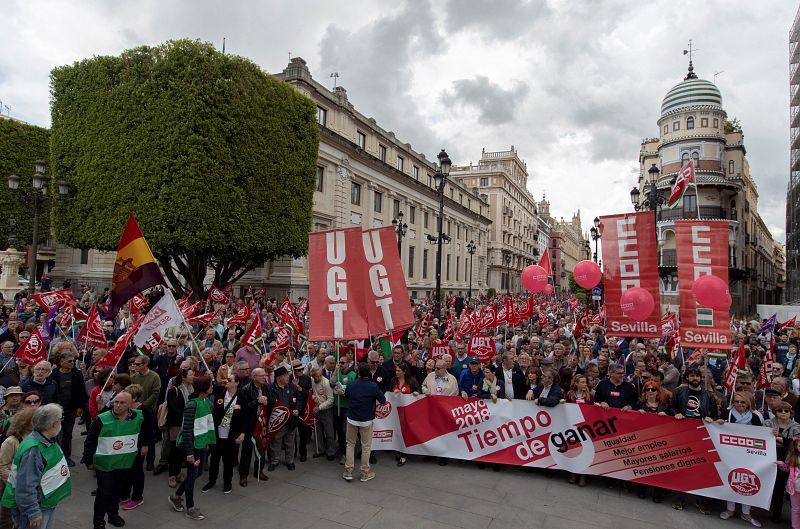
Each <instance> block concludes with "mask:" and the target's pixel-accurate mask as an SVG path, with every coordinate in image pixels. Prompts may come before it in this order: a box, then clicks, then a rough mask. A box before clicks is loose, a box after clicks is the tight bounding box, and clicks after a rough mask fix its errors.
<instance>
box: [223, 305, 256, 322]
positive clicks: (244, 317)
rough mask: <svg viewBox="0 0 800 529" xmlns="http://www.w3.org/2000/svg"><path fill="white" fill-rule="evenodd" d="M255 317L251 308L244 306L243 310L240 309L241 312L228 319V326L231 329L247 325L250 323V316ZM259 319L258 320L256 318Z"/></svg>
mask: <svg viewBox="0 0 800 529" xmlns="http://www.w3.org/2000/svg"><path fill="white" fill-rule="evenodd" d="M252 315H253V311H252V310H250V307H248V306H247V305H242V308H241V309H239V312H237V313H236V314H234V315H233V316H231V317H230V318H228V323H227V326H228V327H230V326H231V325H242V326H244V325H247V322H248V321H250V316H252ZM256 319H258V318H256Z"/></svg>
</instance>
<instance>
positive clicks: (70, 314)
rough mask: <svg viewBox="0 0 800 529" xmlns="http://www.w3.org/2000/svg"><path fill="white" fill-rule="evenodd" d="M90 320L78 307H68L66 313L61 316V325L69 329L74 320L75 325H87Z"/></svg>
mask: <svg viewBox="0 0 800 529" xmlns="http://www.w3.org/2000/svg"><path fill="white" fill-rule="evenodd" d="M88 318H89V316H88V315H87V314H86V313H85V312H83V311H82V310H81V309H79V308H78V306H77V305H67V307H66V308H65V309H64V312H63V313H62V314H61V318H60V320H59V325H61V326H62V327H68V326H69V325H71V324H72V320H74V321H75V323H85V322H86V320H87V319H88Z"/></svg>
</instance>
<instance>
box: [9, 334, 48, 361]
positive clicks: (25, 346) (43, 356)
mask: <svg viewBox="0 0 800 529" xmlns="http://www.w3.org/2000/svg"><path fill="white" fill-rule="evenodd" d="M14 356H15V357H16V358H18V359H19V361H20V363H22V364H25V365H26V366H35V365H36V364H38V363H39V362H41V361H42V360H47V347H45V345H44V340H43V339H42V334H41V333H40V332H39V329H34V330H33V332H32V333H31V335H30V336H28V339H27V340H25V341H24V342H22V345H20V346H19V349H17V352H16V353H14Z"/></svg>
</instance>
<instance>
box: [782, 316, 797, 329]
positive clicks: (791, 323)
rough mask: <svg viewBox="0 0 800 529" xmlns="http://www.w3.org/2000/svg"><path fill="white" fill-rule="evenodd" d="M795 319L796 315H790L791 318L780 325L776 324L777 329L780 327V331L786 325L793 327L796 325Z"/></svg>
mask: <svg viewBox="0 0 800 529" xmlns="http://www.w3.org/2000/svg"><path fill="white" fill-rule="evenodd" d="M795 320H797V316H792V319H791V320H789V321H786V322H784V323H781V324H780V325H778V329H780V330H781V331H782V330H784V329H785V328H786V327H794V326H795V325H796V323H795Z"/></svg>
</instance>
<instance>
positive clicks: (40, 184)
mask: <svg viewBox="0 0 800 529" xmlns="http://www.w3.org/2000/svg"><path fill="white" fill-rule="evenodd" d="M33 165H34V173H33V182H32V183H33V190H32V191H31V192H27V191H23V190H21V189H19V182H20V178H19V176H17V175H13V174H12V175H9V176H8V188H9V189H10V190H11V192H12V194H16V195H17V198H18V199H19V201H20V202H22V203H23V204H25V205H26V206H32V207H33V237H32V240H31V255H32V257H31V263H30V266H29V269H28V280H29V281H30V284H29V285H28V287H29V288H30V293H31V294H33V293H34V292H36V265H37V261H36V257H37V252H38V251H39V214H40V213H41V209H42V206H44V205H45V204H47V203H48V202H49V200H50V199H49V198H48V196H47V186H46V185H45V182H44V171H45V163H44V160H36V161H35V162H34V164H33ZM68 192H69V187H68V186H67V183H66V182H64V181H63V180H59V181H58V193H59V195H61V196H65V195H66V194H67V193H68ZM14 224H15V226H16V221H15V222H14ZM9 242H10V241H9Z"/></svg>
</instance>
